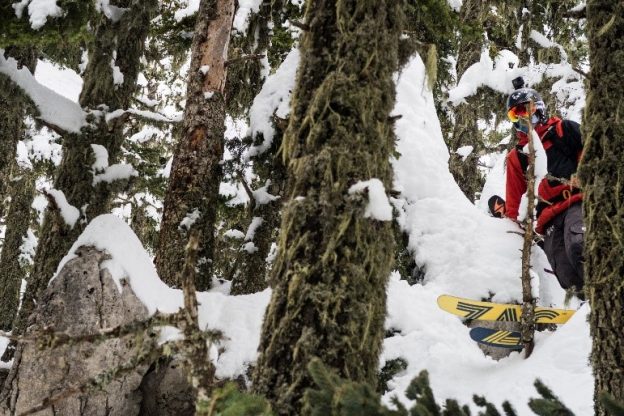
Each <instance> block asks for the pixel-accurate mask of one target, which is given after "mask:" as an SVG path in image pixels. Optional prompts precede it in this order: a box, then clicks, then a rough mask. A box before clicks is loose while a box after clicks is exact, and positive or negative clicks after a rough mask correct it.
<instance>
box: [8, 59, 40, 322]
mask: <svg viewBox="0 0 624 416" xmlns="http://www.w3.org/2000/svg"><path fill="white" fill-rule="evenodd" d="M8 52H9V56H11V57H13V58H15V59H17V61H18V62H19V63H20V64H21V65H24V66H26V67H27V68H28V69H29V70H30V71H31V72H33V73H34V71H35V66H36V64H37V56H36V51H35V49H33V48H25V47H24V48H9V50H8ZM26 109H27V100H26V97H24V95H23V94H22V92H21V91H20V89H19V88H18V87H17V86H15V84H13V83H12V82H11V81H10V80H9V79H7V78H5V77H4V76H0V217H3V216H4V222H5V224H6V232H5V236H4V242H3V244H2V253H1V254H0V329H1V330H4V331H7V330H10V329H11V328H12V325H13V320H14V318H15V314H16V313H17V306H18V302H19V290H20V286H21V281H22V279H23V278H25V277H26V273H25V270H24V268H22V267H21V265H20V263H19V254H20V247H21V246H22V240H23V237H25V236H26V234H27V232H28V226H29V225H30V216H29V215H28V213H29V212H30V205H31V204H32V200H33V198H34V192H35V190H34V178H33V177H32V175H29V174H28V172H26V171H24V170H23V169H21V168H19V166H18V164H17V162H16V159H15V157H16V153H17V143H18V142H19V141H20V140H21V139H23V138H24V133H25V129H24V117H25V116H26ZM5 208H6V209H5ZM5 213H6V216H5V215H4V214H5Z"/></svg>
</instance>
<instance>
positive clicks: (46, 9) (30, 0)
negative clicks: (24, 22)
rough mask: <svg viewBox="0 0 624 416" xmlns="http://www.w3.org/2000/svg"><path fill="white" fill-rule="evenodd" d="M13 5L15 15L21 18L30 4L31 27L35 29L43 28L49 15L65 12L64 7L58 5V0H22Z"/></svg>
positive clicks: (59, 14) (56, 15) (53, 15)
mask: <svg viewBox="0 0 624 416" xmlns="http://www.w3.org/2000/svg"><path fill="white" fill-rule="evenodd" d="M11 6H12V7H13V9H14V10H15V15H16V16H17V17H18V18H20V19H21V18H22V15H23V14H24V9H25V8H26V6H28V15H29V16H30V27H32V28H33V29H34V30H38V29H41V28H42V27H43V26H44V25H45V24H46V21H47V20H48V17H58V16H61V15H62V14H63V9H61V8H60V7H59V6H57V4H56V0H21V1H20V2H17V3H13V4H12V5H11Z"/></svg>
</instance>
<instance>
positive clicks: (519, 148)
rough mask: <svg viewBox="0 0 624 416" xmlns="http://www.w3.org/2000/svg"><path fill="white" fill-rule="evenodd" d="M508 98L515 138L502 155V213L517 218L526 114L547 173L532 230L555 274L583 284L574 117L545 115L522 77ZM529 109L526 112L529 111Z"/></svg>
mask: <svg viewBox="0 0 624 416" xmlns="http://www.w3.org/2000/svg"><path fill="white" fill-rule="evenodd" d="M514 86H515V87H516V88H517V89H516V90H515V91H514V92H513V93H512V94H511V95H510V96H509V98H508V100H507V110H508V116H509V119H510V120H511V121H512V122H513V123H514V127H515V128H516V136H517V138H518V143H517V144H516V146H515V148H514V149H512V150H511V152H509V154H508V155H507V183H506V197H505V200H506V201H505V202H506V213H505V216H507V217H508V218H511V219H512V220H514V221H517V218H518V209H519V206H520V200H521V198H522V195H523V194H524V193H525V192H526V190H527V181H526V178H525V172H526V171H527V166H528V155H527V150H526V149H525V145H526V144H527V143H528V140H529V137H528V135H527V134H528V126H527V125H526V123H525V122H523V121H522V120H520V119H521V118H525V119H529V120H530V121H531V124H532V125H533V129H534V130H535V132H536V133H537V135H538V136H539V138H540V140H541V142H542V145H543V147H544V150H545V151H546V158H547V165H548V175H547V177H545V178H543V179H542V180H541V182H540V184H539V186H538V196H539V202H538V204H537V208H536V211H537V225H536V231H537V232H538V233H539V234H542V235H544V251H545V252H546V256H547V257H548V261H550V264H551V266H552V267H553V270H554V272H555V275H556V276H557V279H558V280H559V284H560V285H561V286H562V287H563V288H564V289H568V288H571V287H575V288H576V289H577V290H581V289H582V287H583V237H584V231H585V228H584V226H583V213H582V209H581V201H582V199H583V196H582V194H581V190H580V189H579V187H578V181H577V179H576V176H575V175H576V170H577V167H578V162H579V160H580V157H581V153H582V151H583V142H582V138H581V133H580V126H579V124H578V123H576V122H575V121H571V120H562V119H560V118H558V117H548V114H547V112H546V106H545V104H544V101H543V100H542V97H541V96H540V95H539V94H538V93H537V91H535V90H534V89H531V88H524V81H523V80H522V79H521V78H517V79H515V80H514ZM529 113H530V114H529Z"/></svg>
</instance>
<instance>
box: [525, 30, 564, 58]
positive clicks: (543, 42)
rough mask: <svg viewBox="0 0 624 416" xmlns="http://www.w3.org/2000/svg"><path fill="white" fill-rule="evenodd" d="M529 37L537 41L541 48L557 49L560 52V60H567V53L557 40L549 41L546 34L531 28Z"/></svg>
mask: <svg viewBox="0 0 624 416" xmlns="http://www.w3.org/2000/svg"><path fill="white" fill-rule="evenodd" d="M530 38H531V39H533V40H534V41H535V42H537V43H538V44H539V45H540V46H541V47H543V48H557V49H559V52H560V53H561V60H562V61H563V62H568V54H567V53H566V51H565V49H563V46H561V45H560V44H558V43H557V42H553V41H551V40H550V39H548V38H547V37H546V36H544V35H542V34H541V33H540V32H538V31H537V30H531V35H530Z"/></svg>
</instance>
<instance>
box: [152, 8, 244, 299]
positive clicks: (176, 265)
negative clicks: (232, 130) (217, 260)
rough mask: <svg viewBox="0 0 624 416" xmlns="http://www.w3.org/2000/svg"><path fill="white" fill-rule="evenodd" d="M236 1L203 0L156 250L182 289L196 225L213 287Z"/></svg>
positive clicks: (201, 285) (162, 267)
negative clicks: (187, 251) (227, 61)
mask: <svg viewBox="0 0 624 416" xmlns="http://www.w3.org/2000/svg"><path fill="white" fill-rule="evenodd" d="M234 6H235V5H234V0H202V1H201V2H200V5H199V11H198V14H197V21H196V22H197V23H196V26H195V35H194V38H193V45H192V48H191V67H190V69H189V79H188V86H187V98H186V108H185V111H184V128H183V129H182V137H181V138H180V139H179V141H178V143H177V145H176V149H175V151H174V157H173V164H172V168H171V175H170V178H169V187H168V190H167V194H166V197H165V205H164V210H163V219H162V224H161V230H160V237H159V247H158V251H157V253H156V260H155V262H156V267H157V268H158V273H159V275H160V277H161V279H162V280H163V281H165V282H167V283H168V284H169V285H171V286H174V287H181V283H182V282H181V281H180V278H181V276H180V270H182V266H183V264H184V248H185V247H186V244H187V242H188V236H189V231H190V229H191V227H194V228H196V229H198V230H199V232H200V236H199V244H200V246H199V249H198V250H199V251H198V256H197V267H198V274H197V282H196V285H197V289H199V290H206V289H208V288H210V285H211V280H212V264H211V263H212V261H213V255H214V254H213V252H214V234H215V221H216V213H217V202H218V197H219V184H220V183H221V180H222V177H223V172H222V168H221V160H222V158H223V148H224V133H225V99H224V87H225V82H226V65H225V58H226V57H227V50H228V44H229V39H230V32H231V30H232V20H233V18H234Z"/></svg>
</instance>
